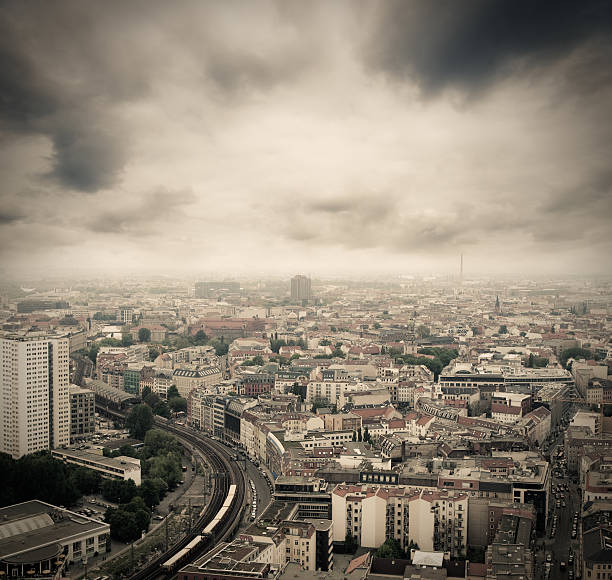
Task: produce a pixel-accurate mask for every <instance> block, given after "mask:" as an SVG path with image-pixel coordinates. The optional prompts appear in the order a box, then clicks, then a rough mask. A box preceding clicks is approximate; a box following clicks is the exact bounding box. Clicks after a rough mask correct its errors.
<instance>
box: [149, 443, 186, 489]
mask: <svg viewBox="0 0 612 580" xmlns="http://www.w3.org/2000/svg"><path fill="white" fill-rule="evenodd" d="M148 463H149V476H150V477H152V478H159V479H161V480H163V481H164V482H165V483H166V485H167V486H168V487H169V488H170V489H172V488H174V487H175V486H176V485H177V483H178V482H179V481H181V478H182V475H183V473H182V468H181V456H180V455H179V454H178V453H172V452H170V453H166V455H158V456H156V457H152V458H151V459H149V460H148Z"/></svg>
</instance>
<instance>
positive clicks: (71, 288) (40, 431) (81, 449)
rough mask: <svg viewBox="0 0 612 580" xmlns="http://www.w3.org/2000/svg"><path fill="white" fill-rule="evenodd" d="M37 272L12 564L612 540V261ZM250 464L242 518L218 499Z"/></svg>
mask: <svg viewBox="0 0 612 580" xmlns="http://www.w3.org/2000/svg"><path fill="white" fill-rule="evenodd" d="M30 284H31V286H34V287H27V288H26V287H24V286H19V285H17V284H6V285H5V286H4V287H3V293H2V311H1V316H2V321H1V324H2V338H1V345H2V382H1V384H2V401H3V404H2V407H1V420H2V422H1V424H2V430H1V431H0V447H1V450H2V452H3V453H4V454H5V455H3V456H2V459H1V461H2V464H3V471H4V473H5V476H4V484H3V486H2V490H1V492H0V497H1V498H2V505H3V506H4V507H2V508H1V509H0V513H1V514H2V518H3V521H4V523H3V524H2V525H3V526H4V528H5V529H6V530H7V533H6V534H5V535H3V537H2V539H0V553H1V554H2V558H1V559H0V568H1V569H2V571H3V572H4V573H5V574H7V575H8V576H21V575H22V574H23V575H25V577H37V578H38V577H51V576H57V575H60V576H69V577H82V576H85V575H88V576H89V577H94V578H96V577H105V576H108V577H120V576H123V577H127V576H133V575H135V574H136V575H137V574H138V570H141V569H145V568H146V566H147V565H148V564H149V563H151V562H152V563H153V565H154V567H155V570H156V573H157V574H159V573H163V572H164V571H165V573H166V574H178V575H179V577H180V578H184V579H185V580H186V579H187V578H188V577H189V578H191V577H194V578H198V579H200V578H201V579H204V578H205V577H208V576H212V577H216V576H217V575H222V576H223V577H224V578H232V579H234V578H236V579H238V578H245V577H246V578H270V579H274V580H276V579H277V578H278V579H281V578H291V577H292V576H293V577H295V575H298V576H299V574H300V573H314V572H316V571H321V572H325V573H326V574H328V575H332V574H335V573H337V574H339V575H341V576H343V577H362V575H363V574H364V573H365V572H366V571H367V574H368V576H374V577H377V576H378V575H380V574H382V575H385V576H386V575H390V576H398V577H399V578H401V577H406V576H405V575H406V574H409V576H408V577H411V578H421V577H422V578H487V579H488V578H506V577H508V570H511V571H512V574H515V575H511V576H510V577H512V578H514V577H516V578H518V577H523V578H540V577H544V576H546V577H552V578H556V577H559V574H561V573H563V574H566V575H567V577H568V578H571V577H575V575H582V576H583V577H584V578H587V577H589V572H591V573H593V571H595V570H599V566H602V565H604V564H602V562H603V561H604V560H602V559H603V558H609V557H610V549H611V548H610V544H609V543H608V539H607V538H609V537H611V536H610V534H612V528H611V527H610V514H611V513H612V482H611V481H610V479H609V475H608V473H609V470H610V468H611V466H612V463H610V453H611V451H612V418H609V417H608V415H612V382H611V381H610V380H609V378H608V375H609V368H610V366H609V365H610V363H611V361H612V343H611V341H610V337H611V334H610V324H611V323H610V315H609V295H610V282H609V281H608V280H600V281H596V280H583V279H579V278H575V279H568V280H555V279H550V280H544V281H534V280H531V281H519V280H515V281H512V280H505V281H495V280H490V279H470V278H468V277H465V278H464V276H463V272H462V271H461V270H459V272H458V273H457V275H455V276H447V277H428V278H418V277H411V278H409V277H404V278H401V279H395V280H393V279H390V280H388V281H385V282H381V281H370V282H365V281H361V282H350V281H343V280H325V279H311V278H310V277H308V276H305V275H296V276H294V277H292V278H291V279H290V280H289V279H274V278H268V279H262V280H240V281H239V280H234V279H226V280H215V281H188V280H179V279H169V278H163V277H157V278H154V279H149V280H145V279H121V280H117V281H112V280H108V279H104V280H87V281H82V282H70V283H64V284H61V283H60V282H58V281H39V282H37V283H33V284H32V283H31V281H30ZM199 440H202V441H208V443H209V444H211V445H214V446H216V448H217V452H218V453H222V454H224V455H225V456H226V458H227V460H228V461H229V462H230V463H233V464H234V465H239V466H240V469H238V471H237V473H238V474H239V475H240V479H241V481H236V482H235V481H234V480H233V479H231V478H232V477H233V476H231V475H230V474H231V472H230V473H228V472H227V471H225V470H224V468H222V467H220V466H219V465H217V464H216V463H215V462H214V461H213V460H212V458H210V457H208V456H207V453H206V451H205V449H206V448H199V447H198V446H197V445H196V444H195V443H196V442H197V441H199ZM232 485H233V486H235V487H234V488H232ZM241 486H242V488H244V489H243V491H242V492H241V494H242V495H241V496H240V497H241V498H242V503H241V505H239V506H238V509H237V510H236V511H235V512H233V513H234V515H233V516H232V518H231V519H232V523H231V525H230V530H229V531H228V532H226V533H224V535H223V536H221V535H220V532H218V534H219V536H218V537H216V534H215V531H214V525H216V524H215V523H211V522H214V521H215V520H214V518H209V519H210V520H211V521H205V520H206V518H205V517H204V514H205V513H206V510H207V506H208V505H209V504H211V502H212V501H213V498H214V494H215V493H216V490H217V488H221V489H222V490H223V493H222V499H224V498H226V497H229V495H230V491H231V490H232V489H234V490H238V489H239V488H240V487H241ZM236 494H238V491H236ZM228 506H229V504H228ZM219 521H221V520H220V519H219ZM75 528H76V529H75ZM206 529H208V531H206ZM78 530H80V531H78ZM77 537H78V538H77ZM75 538H77V539H75ZM189 546H191V547H189ZM177 547H179V548H180V549H177ZM173 549H174V551H173ZM606 565H607V564H606ZM92 570H94V571H93V572H92ZM149 573H150V572H149ZM410 574H412V576H410ZM402 575H404V576H402ZM134 577H140V576H134ZM142 577H148V576H142ZM151 577H153V576H151Z"/></svg>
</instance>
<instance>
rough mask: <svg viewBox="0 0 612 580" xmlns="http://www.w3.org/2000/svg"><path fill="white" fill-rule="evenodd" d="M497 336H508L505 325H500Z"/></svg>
mask: <svg viewBox="0 0 612 580" xmlns="http://www.w3.org/2000/svg"><path fill="white" fill-rule="evenodd" d="M497 334H508V327H507V326H506V325H505V324H502V325H501V326H500V327H499V330H498V331H497Z"/></svg>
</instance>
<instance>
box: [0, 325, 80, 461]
mask: <svg viewBox="0 0 612 580" xmlns="http://www.w3.org/2000/svg"><path fill="white" fill-rule="evenodd" d="M69 348H70V346H69V339H68V338H54V337H48V336H47V337H45V336H42V335H39V336H36V335H12V336H10V337H8V336H7V337H3V338H0V359H1V361H0V362H1V364H0V451H1V452H3V453H7V454H9V455H11V456H12V457H13V458H15V459H17V458H19V457H21V456H22V455H26V454H28V453H34V452H36V451H40V450H42V449H50V448H52V447H61V446H64V445H68V444H69V443H70V400H69V395H68V386H69Z"/></svg>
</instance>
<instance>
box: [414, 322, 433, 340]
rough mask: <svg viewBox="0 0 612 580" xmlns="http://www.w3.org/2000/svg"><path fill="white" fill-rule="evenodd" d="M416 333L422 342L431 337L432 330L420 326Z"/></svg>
mask: <svg viewBox="0 0 612 580" xmlns="http://www.w3.org/2000/svg"><path fill="white" fill-rule="evenodd" d="M416 333H417V336H418V337H419V338H420V339H421V340H423V339H424V338H428V337H429V336H431V330H430V329H429V326H425V325H424V324H420V325H419V326H417V328H416Z"/></svg>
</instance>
